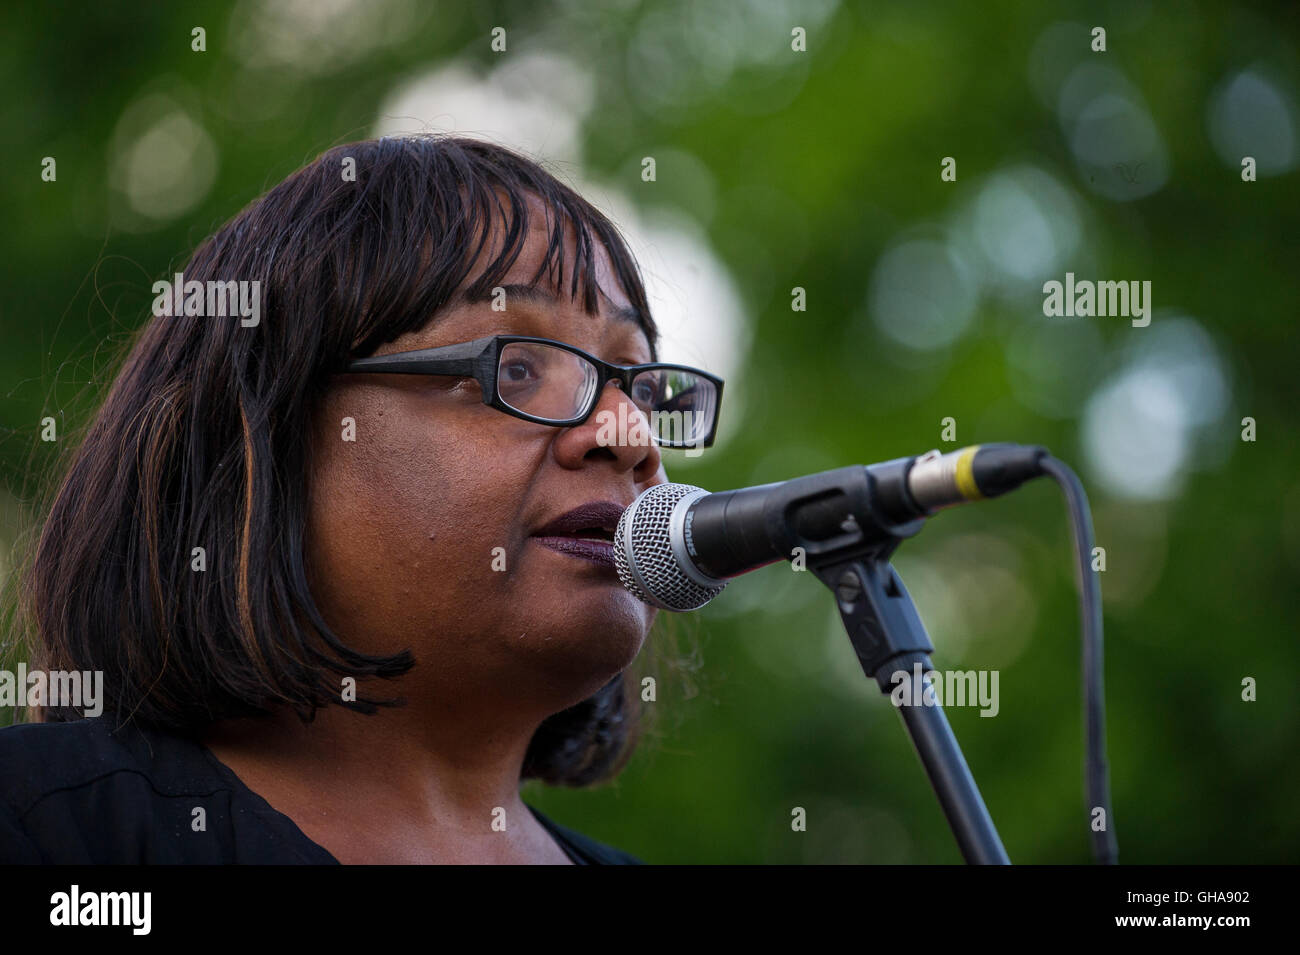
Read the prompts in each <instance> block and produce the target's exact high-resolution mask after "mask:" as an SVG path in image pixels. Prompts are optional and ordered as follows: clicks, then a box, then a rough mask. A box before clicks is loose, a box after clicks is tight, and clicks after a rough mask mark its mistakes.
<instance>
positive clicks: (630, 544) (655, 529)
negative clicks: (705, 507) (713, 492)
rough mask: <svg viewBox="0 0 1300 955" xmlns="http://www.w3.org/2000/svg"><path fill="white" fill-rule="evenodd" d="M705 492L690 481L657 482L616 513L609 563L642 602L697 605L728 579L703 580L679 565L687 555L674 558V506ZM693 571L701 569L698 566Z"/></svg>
mask: <svg viewBox="0 0 1300 955" xmlns="http://www.w3.org/2000/svg"><path fill="white" fill-rule="evenodd" d="M707 493H708V492H707V491H705V490H704V489H703V488H698V487H695V486H694V485H692V484H656V485H655V486H654V487H652V488H649V489H648V490H646V491H644V492H643V493H642V494H641V495H640V496H639V497H637V499H636V500H635V501H633V502H632V504H631V506H629V507H628V508H627V510H625V511H624V512H623V515H622V516H621V517H620V518H619V520H618V529H617V530H616V531H615V532H614V565H615V567H616V568H617V570H618V578H619V580H621V581H622V582H623V586H624V587H626V588H627V589H628V590H630V591H631V592H632V593H633V595H635V596H636V598H637V599H638V600H640V601H641V602H642V603H647V604H650V606H652V607H659V608H660V609H662V610H672V611H676V612H681V611H686V610H698V609H699V608H700V607H703V606H704V605H705V604H706V603H708V602H709V601H710V600H712V599H713V598H714V597H716V596H717V595H718V594H720V593H722V588H723V587H725V586H726V585H727V584H726V581H722V582H721V583H719V584H717V585H716V586H705V585H702V584H701V583H700V582H699V581H697V580H695V579H693V578H692V577H691V576H690V575H689V574H688V573H687V571H686V569H685V568H684V566H683V562H684V561H686V560H688V559H689V558H686V557H685V556H684V555H683V556H682V557H681V558H679V557H678V555H677V554H676V553H674V550H673V541H672V523H673V512H674V511H675V510H676V508H677V506H678V504H679V503H681V501H682V499H683V498H685V497H687V496H688V495H689V496H692V497H697V496H700V495H703V494H707ZM692 569H693V568H692ZM697 576H702V575H699V574H698V572H697ZM706 579H707V578H706Z"/></svg>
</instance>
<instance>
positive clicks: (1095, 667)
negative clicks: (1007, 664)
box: [1039, 454, 1119, 865]
mask: <svg viewBox="0 0 1300 955" xmlns="http://www.w3.org/2000/svg"><path fill="white" fill-rule="evenodd" d="M1039 466H1040V467H1041V468H1042V469H1043V473H1044V474H1046V475H1048V476H1049V477H1051V478H1052V479H1053V480H1054V481H1056V483H1057V484H1059V485H1061V490H1062V491H1063V492H1064V494H1065V503H1066V506H1067V507H1068V508H1069V512H1070V532H1071V534H1072V536H1073V538H1074V551H1075V557H1076V558H1077V560H1076V564H1075V569H1076V570H1077V571H1078V580H1079V615H1080V618H1081V622H1082V628H1083V696H1084V704H1083V708H1084V712H1083V718H1084V733H1085V746H1086V750H1087V755H1086V756H1085V763H1084V777H1085V787H1084V795H1085V797H1086V798H1087V806H1086V808H1087V810H1088V821H1089V828H1090V829H1092V821H1093V820H1092V814H1093V812H1094V811H1095V810H1096V809H1098V808H1100V809H1102V810H1103V811H1104V813H1105V828H1103V829H1101V830H1100V831H1098V830H1096V829H1092V854H1093V858H1094V859H1095V860H1096V861H1097V862H1098V863H1100V864H1102V865H1114V864H1115V863H1116V862H1118V861H1119V844H1118V843H1117V841H1116V839H1115V814H1114V813H1113V812H1112V811H1111V805H1110V778H1109V776H1110V774H1109V770H1108V769H1107V766H1106V697H1105V694H1104V690H1103V685H1104V679H1103V676H1104V674H1103V665H1102V618H1101V586H1100V584H1098V582H1097V575H1096V573H1094V572H1093V570H1092V547H1093V530H1092V512H1091V511H1090V510H1089V508H1088V495H1087V493H1086V492H1085V491H1084V489H1083V484H1082V482H1080V480H1079V478H1078V476H1077V475H1076V474H1075V473H1074V472H1073V471H1072V470H1070V468H1069V466H1068V465H1066V464H1065V463H1064V462H1062V461H1059V460H1057V459H1056V458H1054V457H1052V456H1051V455H1050V454H1049V455H1045V456H1044V457H1043V458H1042V459H1041V460H1040V461H1039Z"/></svg>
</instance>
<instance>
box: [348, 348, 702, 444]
mask: <svg viewBox="0 0 1300 955" xmlns="http://www.w3.org/2000/svg"><path fill="white" fill-rule="evenodd" d="M345 370H346V371H348V372H380V373H383V374H407V375H455V376H458V377H459V376H464V377H471V378H474V379H475V380H476V381H477V382H478V383H479V388H480V389H481V390H482V392H483V403H484V404H485V405H489V406H490V407H493V408H496V409H497V410H498V411H504V412H505V413H506V414H509V415H514V416H515V417H516V418H523V419H524V420H525V421H535V422H537V423H538V424H548V425H554V426H556V427H572V426H573V425H578V424H581V423H582V422H584V421H586V420H587V418H588V417H589V416H590V415H591V413H592V411H593V410H594V409H595V407H596V405H597V403H598V402H599V401H600V396H601V394H602V393H603V391H604V388H605V384H606V382H609V381H611V380H612V381H615V382H618V384H619V387H621V388H622V389H623V392H624V393H625V394H626V395H628V397H629V398H631V399H632V402H633V403H634V404H635V405H636V406H637V407H638V408H639V409H640V410H641V411H642V412H643V413H644V414H645V416H646V418H647V420H648V422H649V425H650V434H651V436H652V437H653V439H654V441H655V443H656V444H658V445H660V446H662V447H666V448H707V447H709V446H710V445H712V444H713V438H714V434H715V433H716V432H717V428H718V406H719V405H720V403H721V401H722V384H723V381H722V379H721V378H719V377H717V376H716V375H711V374H709V373H708V372H706V371H701V370H700V369H698V368H690V367H688V366H686V365H670V364H665V363H663V362H653V363H650V364H645V365H612V364H610V363H609V362H606V361H602V360H601V359H599V358H597V357H596V356H595V355H590V354H588V353H587V352H585V351H583V350H582V349H580V348H575V347H574V346H573V345H568V344H565V343H564V342H557V341H553V340H551V339H549V338H533V337H530V336H527V335H492V336H490V337H487V338H476V339H474V340H473V341H470V342H461V343H459V344H456V345H445V346H443V347H441V348H424V349H420V350H419V351H408V352H397V353H395V354H392V355H379V356H376V357H371V358H355V359H353V360H352V361H351V362H349V363H348V365H347V366H346V368H345Z"/></svg>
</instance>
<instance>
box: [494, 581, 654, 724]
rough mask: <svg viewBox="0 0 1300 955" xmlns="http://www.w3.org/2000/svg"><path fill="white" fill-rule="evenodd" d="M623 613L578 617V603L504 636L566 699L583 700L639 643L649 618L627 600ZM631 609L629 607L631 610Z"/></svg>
mask: <svg viewBox="0 0 1300 955" xmlns="http://www.w3.org/2000/svg"><path fill="white" fill-rule="evenodd" d="M627 596H628V598H629V601H630V605H629V607H628V609H627V610H626V611H624V612H622V613H611V612H609V610H608V608H605V610H604V612H601V613H591V614H587V613H583V612H582V609H581V606H580V602H578V605H574V604H570V605H568V606H565V607H560V608H557V609H556V611H555V613H556V615H557V616H555V617H553V618H552V617H550V616H549V615H542V614H538V615H536V616H533V617H531V619H530V620H528V621H520V622H519V623H518V624H517V625H516V626H515V627H513V628H510V629H508V630H506V631H505V633H506V634H508V635H512V636H513V640H512V642H513V644H514V649H515V650H516V651H518V652H519V653H521V654H523V655H525V656H526V657H527V661H528V663H529V665H530V666H531V667H532V668H533V669H536V670H540V671H541V673H542V675H543V678H544V679H545V680H546V681H547V682H548V683H549V684H551V685H553V686H555V687H556V688H557V689H560V688H563V691H564V692H565V693H566V695H569V694H580V695H578V696H577V699H576V700H575V702H577V700H583V699H586V698H587V697H588V696H590V695H591V694H592V693H594V692H596V690H598V689H600V688H601V687H602V686H604V685H605V684H606V683H608V682H609V681H610V680H612V679H613V678H614V677H615V676H617V675H618V674H619V673H621V672H622V671H623V670H625V669H627V668H628V666H630V665H631V663H632V661H633V660H635V659H636V656H637V654H638V653H640V652H641V647H642V646H643V645H644V643H645V639H646V635H647V633H648V631H649V627H650V623H651V621H652V619H653V618H652V617H650V616H649V615H648V614H647V613H646V607H645V605H644V604H642V603H641V602H640V601H638V600H636V598H635V597H632V595H631V594H628V595H627ZM631 604H635V606H631Z"/></svg>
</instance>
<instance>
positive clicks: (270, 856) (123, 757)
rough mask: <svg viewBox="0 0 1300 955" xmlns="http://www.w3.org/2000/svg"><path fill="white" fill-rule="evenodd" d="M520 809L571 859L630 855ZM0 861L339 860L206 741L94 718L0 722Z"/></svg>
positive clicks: (587, 861)
mask: <svg viewBox="0 0 1300 955" xmlns="http://www.w3.org/2000/svg"><path fill="white" fill-rule="evenodd" d="M525 805H527V804H526V803H525ZM198 808H202V809H203V810H204V816H205V817H206V819H205V829H204V831H199V832H196V831H194V828H193V823H194V820H196V819H198V818H199V816H198V815H196V814H195V809H198ZM528 809H529V810H530V811H531V812H532V813H533V815H534V816H536V817H537V821H538V822H540V823H541V824H542V825H543V826H544V827H545V828H546V829H547V831H549V832H550V833H551V835H552V836H554V837H555V840H556V842H558V843H559V844H560V846H561V848H563V849H564V851H565V853H566V854H567V855H568V856H569V858H571V859H572V860H573V861H574V863H576V864H578V865H640V864H641V860H640V859H637V858H635V857H633V856H631V855H629V854H627V853H626V852H622V851H621V850H619V849H615V848H612V847H611V846H607V845H604V844H602V843H599V842H596V841H595V840H593V839H589V838H587V837H586V836H584V835H582V834H581V833H578V832H574V831H573V830H572V829H569V828H567V827H565V826H561V825H559V824H558V823H556V822H553V821H552V820H550V819H548V818H547V817H546V816H544V815H542V813H540V812H538V811H537V810H536V809H534V808H533V807H532V806H528ZM0 863H46V864H61V865H69V864H80V865H104V864H123V863H125V864H141V863H145V864H177V863H198V864H220V863H246V864H317V865H338V864H339V861H338V859H336V858H334V856H333V855H331V854H330V852H329V851H328V850H326V849H325V848H324V847H323V846H320V845H317V844H316V843H315V842H312V841H311V840H310V839H308V838H307V836H306V835H305V834H304V833H303V831H302V830H301V829H299V828H298V827H297V825H295V824H294V822H293V820H292V819H290V818H289V817H288V816H286V815H284V814H283V813H281V812H279V811H277V810H275V809H273V808H271V805H270V804H269V803H268V802H267V801H266V800H265V799H263V798H262V797H261V796H259V795H258V794H257V793H255V792H253V791H252V790H251V789H249V788H248V787H247V786H245V785H244V784H243V783H242V782H241V781H240V779H239V777H238V776H236V775H235V774H234V773H233V772H232V771H231V770H230V767H228V766H226V765H225V764H224V763H222V762H221V761H220V760H218V759H217V758H216V756H215V755H213V753H212V752H211V750H209V749H208V748H207V747H206V746H204V745H202V744H201V743H198V742H195V741H192V740H189V739H185V738H183V737H179V736H173V735H170V734H166V733H160V732H156V731H152V730H145V729H138V728H129V729H125V730H119V731H116V732H113V731H112V727H111V725H110V724H109V722H108V721H107V720H105V719H103V718H102V717H101V718H94V719H83V720H77V721H76V722H72V723H24V724H20V725H17V726H10V727H7V728H5V729H0Z"/></svg>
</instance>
